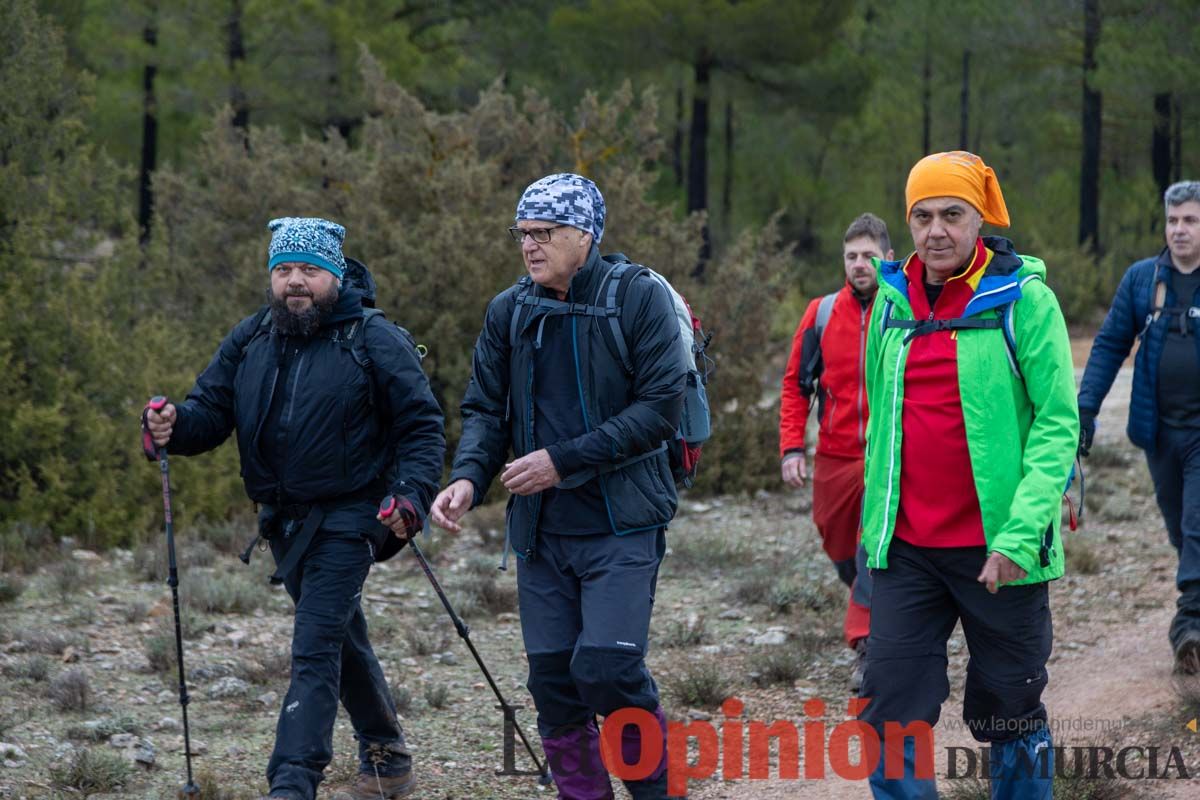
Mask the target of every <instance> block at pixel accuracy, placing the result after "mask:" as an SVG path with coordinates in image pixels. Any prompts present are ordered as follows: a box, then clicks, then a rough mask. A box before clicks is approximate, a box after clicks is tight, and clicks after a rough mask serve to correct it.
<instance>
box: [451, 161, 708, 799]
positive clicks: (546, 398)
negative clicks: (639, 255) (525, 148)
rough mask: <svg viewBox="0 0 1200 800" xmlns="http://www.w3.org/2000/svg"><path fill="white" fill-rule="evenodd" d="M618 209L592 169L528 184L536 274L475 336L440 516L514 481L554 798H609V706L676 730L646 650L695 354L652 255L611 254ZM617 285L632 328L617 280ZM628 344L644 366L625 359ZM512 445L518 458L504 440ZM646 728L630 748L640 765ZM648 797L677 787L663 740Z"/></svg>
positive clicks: (514, 529)
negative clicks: (642, 261) (637, 264)
mask: <svg viewBox="0 0 1200 800" xmlns="http://www.w3.org/2000/svg"><path fill="white" fill-rule="evenodd" d="M604 220H605V206H604V198H603V197H602V196H601V194H600V190H599V189H598V188H597V187H596V185H595V184H594V183H592V181H590V180H588V179H587V178H584V177H581V176H579V175H573V174H570V173H562V174H557V175H550V176H547V177H545V178H542V179H541V180H538V181H535V182H534V183H532V184H531V185H530V186H529V188H527V189H526V190H525V193H524V194H523V195H522V197H521V200H520V202H519V203H518V204H517V214H516V225H515V226H514V227H512V228H510V229H509V232H510V234H511V235H512V237H513V239H514V240H515V241H516V242H517V243H518V244H519V245H520V248H521V255H522V258H523V259H524V262H525V268H526V270H527V271H528V273H529V274H528V276H527V277H523V278H522V279H521V280H520V281H519V282H518V283H517V284H516V285H515V286H512V287H510V288H508V289H506V290H505V291H503V292H501V293H500V294H499V295H497V296H496V297H495V298H494V299H493V300H492V301H491V303H490V304H489V305H488V309H487V314H486V316H485V319H484V325H483V330H482V331H481V332H480V334H479V339H478V340H477V341H476V343H475V353H474V364H473V370H472V376H471V382H470V385H469V386H468V387H467V391H466V395H465V396H464V398H463V402H462V416H463V431H462V439H461V441H460V442H459V446H458V452H457V453H456V455H455V459H454V468H453V470H452V473H451V477H450V484H449V486H447V487H446V489H445V490H443V491H442V492H441V493H440V494H439V495H438V496H437V499H436V500H435V501H434V505H433V511H432V517H433V520H434V522H436V523H437V524H438V525H439V526H441V527H443V528H445V529H447V530H449V531H454V532H457V531H458V530H460V529H461V526H460V520H461V519H462V517H463V515H464V514H466V512H467V511H468V509H470V508H472V507H474V506H475V505H478V504H479V503H480V502H481V501H482V500H483V497H484V495H485V494H486V493H487V490H488V487H489V485H490V484H491V482H492V480H493V479H494V478H495V477H496V476H497V475H499V476H500V480H501V481H502V482H503V484H504V486H505V488H506V489H508V490H509V491H510V492H511V493H512V497H511V498H510V499H509V504H508V513H507V526H506V527H507V542H506V546H505V556H506V558H507V553H508V548H509V547H511V548H512V550H513V552H514V553H516V555H517V557H518V560H517V586H518V594H519V599H520V609H521V631H522V635H523V637H524V643H525V650H526V653H527V654H528V657H529V681H528V687H529V691H530V693H531V694H532V695H533V699H534V704H535V705H536V706H537V711H538V732H539V733H540V734H541V737H542V743H543V747H544V749H545V751H546V757H547V760H548V762H549V764H550V769H551V772H552V773H553V775H554V780H555V783H556V784H557V785H558V791H559V797H561V798H568V799H572V800H575V799H577V800H584V799H585V798H586V800H594V799H595V798H610V797H612V796H613V794H612V788H611V784H610V781H609V776H608V773H607V772H606V771H605V769H604V765H603V763H602V762H601V759H600V748H599V731H598V729H597V726H596V715H597V714H599V715H602V716H607V715H609V714H611V713H612V712H614V711H616V710H618V709H622V708H640V709H643V710H645V711H647V712H649V713H650V714H652V715H654V716H655V717H656V718H657V720H658V724H659V727H660V729H661V730H662V734H663V736H664V739H665V733H666V717H665V716H664V714H663V711H662V707H661V706H660V705H659V701H658V688H657V686H656V685H655V683H654V679H653V678H652V677H651V676H650V673H649V671H648V670H647V668H646V664H645V655H646V644H647V638H648V635H649V627H650V613H651V609H652V607H653V603H654V587H655V582H656V580H657V577H658V567H659V563H660V562H661V560H662V556H663V552H664V550H665V547H666V545H665V535H664V534H665V529H666V526H667V523H669V522H670V521H671V518H672V517H673V516H674V513H675V506H676V503H677V498H676V494H675V485H674V481H673V479H672V476H671V470H670V466H669V464H668V462H667V455H666V451H665V449H664V448H663V447H662V444H663V442H664V440H668V439H670V438H671V437H673V436H674V433H675V430H676V428H677V427H678V425H679V418H680V413H681V409H682V403H683V392H684V387H685V381H686V375H687V371H686V366H685V362H684V360H683V350H682V345H681V344H680V339H679V329H678V324H677V322H676V318H675V314H674V311H673V307H672V304H671V300H670V298H669V297H668V296H667V293H666V291H665V290H664V289H663V287H662V286H661V285H659V284H658V282H657V281H656V280H654V279H653V278H651V277H649V276H646V275H644V274H639V272H640V271H639V270H636V269H634V270H632V271H630V270H628V269H626V270H625V271H624V272H625V274H626V277H625V278H622V279H617V278H615V277H614V272H613V271H614V270H618V269H619V264H618V262H616V261H613V260H607V259H604V258H601V256H600V251H599V249H598V245H599V243H600V239H601V237H602V236H603V234H604ZM610 288H615V289H616V290H617V296H616V299H617V306H618V307H619V327H620V333H621V337H622V339H623V340H624V341H623V343H619V342H616V341H614V339H613V334H614V330H613V327H612V326H611V325H610V320H609V319H608V318H607V316H606V314H605V306H606V299H605V298H606V294H605V292H607V291H608V290H609V289H610ZM621 344H624V346H625V348H626V349H627V351H628V354H629V357H630V358H629V363H630V364H632V367H633V369H632V372H629V371H627V370H626V369H625V367H624V366H623V365H622V364H623V361H622V359H621V358H620V357H619V348H620V346H621ZM510 449H511V450H512V453H513V456H514V457H513V459H512V460H511V461H506V458H507V456H508V453H509V450H510ZM641 745H642V742H641V736H640V729H639V728H637V727H634V726H628V727H626V729H625V731H624V733H623V736H622V747H621V749H622V756H623V760H624V762H625V763H627V764H637V763H639V762H640V754H641ZM662 752H663V756H662V758H661V759H660V762H659V764H658V766H657V767H656V768H655V769H654V771H653V772H652V773H651V774H650V775H649V776H648V777H647V778H645V779H643V780H640V781H629V782H626V787H627V788H628V789H629V791H630V794H631V795H632V796H633V797H634V798H635V800H646V799H648V798H663V797H666V754H665V748H663V751H662Z"/></svg>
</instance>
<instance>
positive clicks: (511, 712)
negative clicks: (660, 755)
mask: <svg viewBox="0 0 1200 800" xmlns="http://www.w3.org/2000/svg"><path fill="white" fill-rule="evenodd" d="M396 506H397V503H396V498H395V496H393V495H390V494H389V495H388V496H387V497H385V498H383V502H382V503H380V504H379V515H380V516H382V517H384V518H387V517H390V516H391V515H392V514H393V513H394V512H395V511H396ZM408 546H409V547H411V548H412V552H413V555H414V556H416V558H417V563H419V564H420V565H421V570H422V571H423V572H424V573H425V577H426V578H428V579H429V583H430V584H432V585H433V590H434V591H435V592H437V596H438V599H439V600H441V601H442V606H443V607H444V608H445V609H446V613H447V614H449V615H450V620H451V621H452V622H453V623H454V629H455V630H456V631H458V635H459V637H460V638H461V639H462V640H463V641H464V642H466V644H467V649H468V650H470V651H471V655H472V656H473V657H474V659H475V663H476V664H478V665H479V669H480V671H482V672H483V677H485V678H487V682H488V685H489V686H491V687H492V692H493V693H494V694H495V695H496V699H497V700H499V701H500V709H501V711H503V712H504V724H505V727H506V728H508V727H509V726H511V729H512V730H514V731H516V734H517V736H518V737H520V739H521V743H522V744H523V745H525V750H526V752H528V753H529V757H530V758H531V759H533V764H534V766H535V767H537V771H538V774H539V775H540V776H541V777H540V778H538V783H540V784H541V785H542V786H549V785H550V784H551V783H553V782H554V779H553V778H551V777H550V772H549V771H548V770H547V769H546V767H545V766H544V765H543V764H542V762H541V759H539V758H538V757H537V754H536V753H534V752H533V745H531V744H530V743H529V740H528V739H526V738H525V732H524V731H522V730H521V726H520V725H518V724H517V715H516V709H514V708H513V707H512V706H510V705H509V704H508V702H507V701H506V700H505V699H504V695H502V694H501V693H500V687H499V686H497V685H496V681H495V680H493V679H492V673H490V672H488V668H487V665H486V664H484V663H483V659H482V658H481V657H480V655H479V651H478V650H476V649H475V644H474V643H473V642H472V641H471V629H470V628H469V627H467V623H465V622H463V621H462V619H461V618H460V617H459V616H458V614H456V613H455V612H454V607H453V606H451V605H450V599H449V598H448V597H446V593H445V592H444V591H442V585H441V584H440V583H438V579H437V578H436V577H435V576H434V574H433V570H432V569H431V568H430V566H429V561H428V560H427V559H426V558H425V554H424V553H422V552H421V548H420V547H417V540H416V538H411V539H409V540H408Z"/></svg>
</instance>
